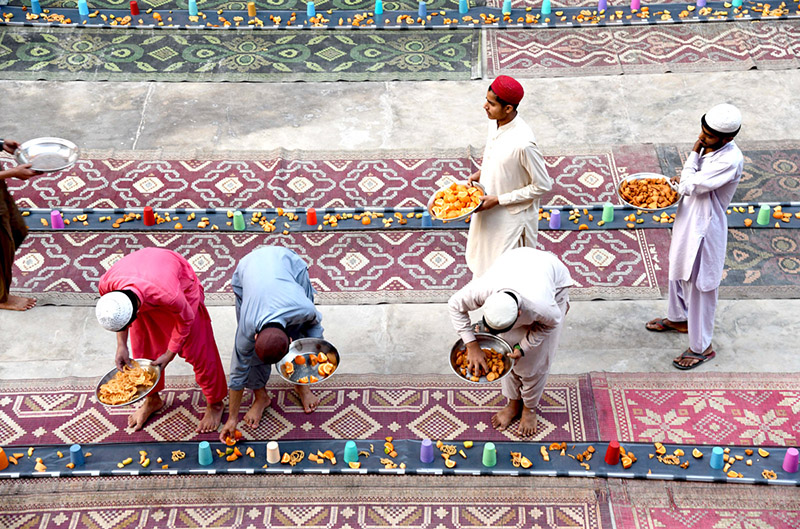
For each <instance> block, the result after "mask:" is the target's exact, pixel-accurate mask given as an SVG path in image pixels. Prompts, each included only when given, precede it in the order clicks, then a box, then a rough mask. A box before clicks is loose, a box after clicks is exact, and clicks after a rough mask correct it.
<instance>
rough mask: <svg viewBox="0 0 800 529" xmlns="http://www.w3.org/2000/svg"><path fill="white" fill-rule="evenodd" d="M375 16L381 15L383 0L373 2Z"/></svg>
mask: <svg viewBox="0 0 800 529" xmlns="http://www.w3.org/2000/svg"><path fill="white" fill-rule="evenodd" d="M375 14H376V15H382V14H383V0H375Z"/></svg>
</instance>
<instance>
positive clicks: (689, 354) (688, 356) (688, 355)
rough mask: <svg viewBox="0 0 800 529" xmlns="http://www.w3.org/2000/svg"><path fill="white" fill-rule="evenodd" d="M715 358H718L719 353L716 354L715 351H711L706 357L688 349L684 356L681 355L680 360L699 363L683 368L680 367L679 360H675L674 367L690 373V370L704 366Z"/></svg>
mask: <svg viewBox="0 0 800 529" xmlns="http://www.w3.org/2000/svg"><path fill="white" fill-rule="evenodd" d="M715 356H717V353H716V352H714V351H711V352H709V353H708V354H707V355H704V354H699V353H695V352H694V351H690V350H689V349H687V350H685V351H684V352H683V354H681V358H680V359H681V360H684V359H688V360H697V362H695V363H694V364H692V365H688V366H682V365H680V364H679V363H678V361H677V360H673V361H672V365H674V366H675V368H677V369H680V370H681V371H688V370H689V369H694V368H695V367H697V366H699V365H700V364H704V363H706V362H708V361H709V360H711V359H712V358H714V357H715Z"/></svg>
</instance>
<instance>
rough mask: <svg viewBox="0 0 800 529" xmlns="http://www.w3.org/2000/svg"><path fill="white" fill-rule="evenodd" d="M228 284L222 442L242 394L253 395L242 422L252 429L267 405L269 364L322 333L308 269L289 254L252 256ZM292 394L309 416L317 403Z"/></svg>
mask: <svg viewBox="0 0 800 529" xmlns="http://www.w3.org/2000/svg"><path fill="white" fill-rule="evenodd" d="M231 284H232V286H233V293H234V294H235V296H236V321H237V327H236V341H235V342H234V346H233V357H232V358H231V372H230V381H229V382H228V390H229V396H228V400H229V404H228V405H229V415H228V421H227V422H226V423H225V425H224V426H223V428H222V432H221V433H220V440H221V441H223V442H224V441H225V438H226V437H230V438H233V437H234V434H235V431H236V425H237V424H238V423H239V407H240V406H241V403H242V394H243V393H244V388H248V389H251V390H253V394H254V398H253V404H252V405H251V406H250V410H249V411H248V412H247V414H245V416H244V422H245V423H246V424H247V425H248V426H250V427H251V428H257V427H258V423H259V422H260V421H261V417H262V415H263V414H264V410H265V409H266V408H267V407H268V406H269V405H270V403H271V399H270V397H269V396H268V395H267V391H266V389H265V388H264V386H266V384H267V380H268V379H269V375H270V372H271V371H272V364H275V363H277V362H278V361H280V359H281V358H283V356H284V355H285V354H286V352H287V351H288V350H289V343H290V341H291V340H295V339H298V338H306V337H311V338H322V332H323V329H322V325H321V324H320V322H321V321H322V315H321V314H320V313H319V311H317V309H316V307H314V294H315V291H314V288H313V287H312V286H311V281H310V280H309V277H308V267H307V266H306V264H305V262H303V260H302V259H301V258H300V257H299V256H298V255H297V254H296V253H294V252H293V251H291V250H288V249H286V248H280V247H277V246H265V247H262V248H258V249H256V250H253V251H252V252H250V254H248V255H247V256H245V257H244V259H242V260H241V261H240V262H239V265H238V266H237V267H236V271H235V272H234V273H233V280H232V281H231ZM295 391H296V392H297V394H298V396H299V397H300V402H301V403H302V404H303V409H304V410H305V412H306V413H311V412H313V411H314V410H315V409H316V407H317V404H319V398H318V397H317V396H316V395H314V394H313V393H312V392H311V389H310V388H309V387H308V386H306V385H303V384H300V385H295Z"/></svg>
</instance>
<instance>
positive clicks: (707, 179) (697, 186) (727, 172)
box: [678, 151, 737, 196]
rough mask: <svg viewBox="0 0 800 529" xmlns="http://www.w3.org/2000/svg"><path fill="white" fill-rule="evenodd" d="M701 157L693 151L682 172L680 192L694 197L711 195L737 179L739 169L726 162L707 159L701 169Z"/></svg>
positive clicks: (679, 185)
mask: <svg viewBox="0 0 800 529" xmlns="http://www.w3.org/2000/svg"><path fill="white" fill-rule="evenodd" d="M699 162H700V157H699V155H698V154H697V153H696V152H694V151H692V152H691V154H689V157H688V158H687V159H686V163H685V164H684V166H683V171H681V181H680V183H679V184H678V192H679V193H681V194H682V195H687V196H694V195H702V194H703V193H709V192H711V191H714V190H715V189H718V188H720V187H722V186H724V185H725V184H728V183H730V182H732V181H733V180H735V179H736V174H737V167H736V166H735V165H731V164H730V163H726V162H725V160H724V159H723V160H715V159H706V160H703V166H702V168H701V167H700V163H699Z"/></svg>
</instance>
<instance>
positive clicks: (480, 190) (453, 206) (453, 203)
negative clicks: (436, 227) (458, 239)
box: [428, 182, 486, 222]
mask: <svg viewBox="0 0 800 529" xmlns="http://www.w3.org/2000/svg"><path fill="white" fill-rule="evenodd" d="M485 194H486V188H484V187H483V186H482V185H481V184H480V182H473V183H472V185H469V182H453V183H452V184H450V185H448V186H445V187H443V188H441V189H439V190H438V191H436V193H434V194H433V195H431V198H429V199H428V213H430V214H431V217H432V218H434V219H438V220H441V221H444V222H455V221H458V220H464V219H466V218H467V217H469V216H470V215H472V213H474V212H475V210H476V209H478V206H480V205H481V197H482V196H483V195H485Z"/></svg>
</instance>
